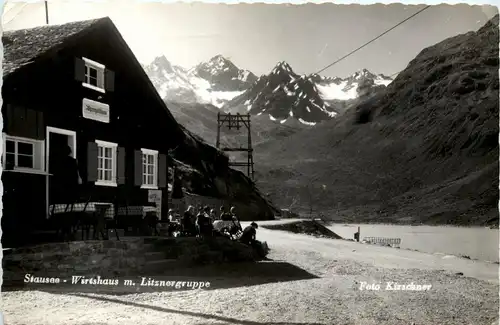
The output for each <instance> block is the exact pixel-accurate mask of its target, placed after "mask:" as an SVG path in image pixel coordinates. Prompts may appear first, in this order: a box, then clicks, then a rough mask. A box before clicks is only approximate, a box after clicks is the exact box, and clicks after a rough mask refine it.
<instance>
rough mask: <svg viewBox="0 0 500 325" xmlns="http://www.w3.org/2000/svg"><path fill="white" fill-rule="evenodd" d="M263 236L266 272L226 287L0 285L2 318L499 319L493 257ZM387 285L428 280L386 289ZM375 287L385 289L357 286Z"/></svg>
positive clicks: (378, 323)
mask: <svg viewBox="0 0 500 325" xmlns="http://www.w3.org/2000/svg"><path fill="white" fill-rule="evenodd" d="M258 236H259V238H260V239H262V240H266V241H268V243H269V244H270V246H271V248H272V252H271V254H270V256H269V257H270V259H272V260H271V261H267V262H264V263H263V265H266V266H267V267H261V268H260V269H259V272H260V273H259V272H257V271H256V272H254V274H252V275H248V274H247V275H243V276H241V277H239V278H237V281H235V279H234V278H233V279H232V282H231V284H230V285H227V286H224V287H223V288H222V287H220V288H217V287H213V288H211V289H210V290H201V291H200V290H197V291H190V290H185V291H169V292H165V291H163V292H148V293H139V294H129V295H95V294H90V293H74V294H70V293H48V292H41V291H24V292H21V291H18V292H4V293H2V296H3V308H2V309H3V310H4V313H5V316H4V318H5V323H6V324H12V325H14V324H39V325H45V324H47V325H49V324H50V325H62V324H79V325H84V324H86V325H90V324H92V325H97V324H99V325H100V324H113V325H114V324H117V325H118V324H120V325H124V324H147V325H153V324H155V325H161V324H179V325H195V324H196V325H202V324H207V325H208V324H218V325H222V324H240V325H259V324H288V325H294V324H324V325H331V324H356V325H357V324H359V325H368V324H373V325H383V324H394V325H396V324H397V325H404V324H415V325H424V324H425V325H427V324H429V325H430V324H433V325H435V324H440V325H444V324H457V325H458V324H460V325H464V324H470V325H483V324H484V325H491V324H493V322H494V321H495V320H496V319H497V318H498V265H496V264H487V263H481V262H475V261H470V260H462V259H458V258H454V259H452V258H446V257H445V256H436V255H429V254H424V253H418V252H412V251H404V250H398V249H393V248H386V247H377V246H368V245H363V244H358V243H353V242H346V241H339V240H330V239H320V238H311V237H309V236H306V235H296V234H289V233H285V232H280V231H272V230H265V229H261V228H259V232H258ZM273 270H274V273H273ZM459 272H462V273H463V275H461V274H456V273H459ZM249 277H253V284H254V285H251V286H249V285H248V283H249V281H248V280H249V279H248V278H249ZM193 280H196V279H193ZM388 282H390V283H392V282H396V283H399V284H402V285H406V284H410V283H413V285H414V286H417V285H430V286H432V287H430V288H429V290H427V291H395V290H386V288H387V283H388ZM363 283H364V284H363ZM369 284H375V285H376V284H379V285H380V290H360V288H361V286H362V285H363V286H364V288H366V286H367V285H369ZM389 287H391V288H395V285H394V284H390V285H389ZM409 288H410V287H409ZM411 288H415V287H411Z"/></svg>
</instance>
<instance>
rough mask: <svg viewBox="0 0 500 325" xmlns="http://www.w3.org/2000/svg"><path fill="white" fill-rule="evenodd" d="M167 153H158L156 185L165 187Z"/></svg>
mask: <svg viewBox="0 0 500 325" xmlns="http://www.w3.org/2000/svg"><path fill="white" fill-rule="evenodd" d="M167 167H168V166H167V155H163V154H159V155H158V187H159V188H165V187H167V173H168V170H167Z"/></svg>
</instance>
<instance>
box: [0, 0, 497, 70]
mask: <svg viewBox="0 0 500 325" xmlns="http://www.w3.org/2000/svg"><path fill="white" fill-rule="evenodd" d="M423 7H424V5H419V6H415V5H405V4H391V5H383V4H377V5H352V4H351V5H338V4H304V5H293V4H286V3H285V4H234V5H227V4H223V3H215V4H209V3H180V2H179V3H159V2H149V3H148V2H139V1H127V0H110V1H97V2H80V1H71V2H69V1H66V2H62V1H57V0H54V1H49V4H48V8H49V24H51V25H53V24H62V23H66V22H71V21H77V20H85V19H93V18H99V17H104V16H108V17H110V18H111V19H112V20H113V22H114V23H115V25H116V26H117V28H118V30H119V31H120V32H121V34H122V36H123V37H124V39H125V41H126V42H127V43H128V44H129V46H130V48H131V49H132V51H133V52H134V54H135V55H136V57H137V58H138V59H139V61H140V62H141V63H145V64H147V63H150V62H151V61H152V60H153V59H154V58H155V57H157V56H161V55H165V57H166V58H167V59H168V60H169V61H170V62H171V63H173V64H177V65H180V66H183V67H185V68H190V67H192V66H194V65H196V64H198V63H200V62H204V61H207V60H209V59H210V58H211V57H213V56H215V55H218V54H221V55H223V56H225V57H228V58H229V59H230V60H231V61H232V62H233V63H235V64H236V65H237V66H238V67H240V68H242V69H248V70H250V71H252V72H254V73H255V74H257V75H261V74H267V73H269V72H270V71H271V70H272V68H273V67H274V66H275V65H276V63H277V62H279V61H286V62H288V63H289V64H290V66H291V67H292V68H293V70H294V71H295V72H296V73H299V74H309V73H314V72H317V71H319V70H321V69H322V68H324V67H325V66H327V65H329V64H330V63H332V62H334V61H336V60H337V59H339V58H341V57H342V56H344V55H346V54H348V53H349V52H351V51H352V50H354V49H356V48H358V47H359V46H361V45H363V44H364V43H366V42H368V41H370V40H371V39H373V38H374V37H376V36H378V35H379V34H381V33H383V32H384V31H386V30H387V29H389V28H391V27H393V26H394V25H396V24H397V23H399V22H400V21H402V20H404V19H405V18H407V17H409V16H410V15H412V14H413V13H415V12H417V11H418V10H419V9H421V8H423ZM497 12H498V11H497V9H496V8H495V7H492V6H469V5H466V4H462V5H447V4H444V5H439V6H433V7H431V8H429V9H427V10H426V11H424V12H422V13H421V14H419V15H417V16H416V17H414V18H412V19H411V20H409V21H408V22H406V23H405V24H403V25H401V26H399V27H397V28H396V29H394V30H393V31H391V32H389V33H388V34H386V35H385V36H383V37H382V38H380V39H378V40H377V41H375V42H373V43H371V44H370V45H368V46H367V47H365V48H363V49H361V50H360V51H358V52H357V53H355V54H353V55H351V56H349V57H348V58H346V59H344V60H342V61H341V62H339V63H337V64H335V65H333V66H332V67H330V68H329V69H327V70H325V71H324V72H322V73H321V74H322V75H326V76H332V77H346V76H348V75H351V74H352V73H354V72H355V71H357V70H360V69H363V68H366V69H368V70H370V71H371V72H374V73H383V74H385V75H393V74H395V73H397V72H399V71H401V70H403V69H404V68H405V67H406V66H407V64H408V63H409V62H410V61H411V60H412V59H413V58H414V57H415V56H416V55H417V54H418V53H419V52H420V51H421V50H423V49H424V48H425V47H428V46H430V45H433V44H435V43H437V42H440V41H442V40H443V39H445V38H447V37H450V36H455V35H457V34H461V33H464V32H468V31H471V30H477V29H478V28H480V27H481V26H482V25H483V24H484V23H486V21H487V20H488V19H490V18H491V17H493V16H494V15H495V14H496V13H497ZM2 25H3V29H4V30H12V29H21V28H30V27H35V26H41V25H45V6H44V3H43V2H35V3H33V2H31V3H23V2H7V3H6V5H5V7H4V12H3V15H2Z"/></svg>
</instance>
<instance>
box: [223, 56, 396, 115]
mask: <svg viewBox="0 0 500 325" xmlns="http://www.w3.org/2000/svg"><path fill="white" fill-rule="evenodd" d="M391 81H392V79H391V78H389V77H386V76H384V75H375V74H373V73H371V72H369V71H368V70H366V69H363V70H361V71H358V72H356V73H354V74H353V75H351V76H349V77H347V78H345V79H342V78H332V77H323V76H320V75H317V74H312V75H309V76H305V75H303V76H299V75H298V74H296V73H295V72H293V70H292V68H291V67H290V65H289V64H287V63H286V62H279V63H278V64H277V65H276V67H275V68H274V69H273V70H272V71H271V73H270V74H268V75H263V76H261V77H260V78H259V79H258V80H257V81H256V82H255V83H254V84H253V85H252V87H251V88H249V89H248V90H247V91H246V92H244V93H243V94H241V95H240V96H238V97H235V98H234V99H233V100H231V101H229V102H228V103H227V104H225V105H224V107H223V109H224V110H225V111H229V112H233V113H236V112H238V113H249V114H255V115H262V114H268V115H269V119H271V120H274V121H279V122H280V123H288V122H287V121H290V120H291V119H290V118H292V119H294V120H298V121H299V122H301V123H302V124H305V125H315V124H316V123H317V122H320V121H323V120H327V119H330V118H332V117H334V116H336V115H337V114H338V113H339V112H342V111H343V109H344V108H345V107H347V106H348V105H349V104H350V103H352V102H353V101H354V100H356V99H357V98H359V97H361V96H365V95H367V94H369V93H371V92H373V91H375V90H377V89H379V88H383V87H385V86H386V85H388V84H389V83H390V82H391Z"/></svg>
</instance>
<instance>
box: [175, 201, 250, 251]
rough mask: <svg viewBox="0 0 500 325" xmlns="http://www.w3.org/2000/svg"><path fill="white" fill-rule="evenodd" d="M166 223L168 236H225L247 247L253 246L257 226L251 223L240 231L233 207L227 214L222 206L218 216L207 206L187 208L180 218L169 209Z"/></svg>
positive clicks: (176, 212) (177, 213)
mask: <svg viewBox="0 0 500 325" xmlns="http://www.w3.org/2000/svg"><path fill="white" fill-rule="evenodd" d="M168 221H169V224H170V225H169V235H170V236H172V235H173V233H174V232H177V233H180V234H181V236H186V237H212V236H227V237H229V238H231V239H238V240H239V241H241V242H242V243H245V244H247V245H253V244H254V242H255V240H256V239H255V237H256V233H257V232H256V229H257V228H258V225H257V224H256V223H255V222H252V224H251V225H250V226H248V227H246V228H245V229H242V227H241V224H240V221H239V219H238V217H237V216H236V208H235V207H234V206H233V207H231V209H230V210H229V212H227V211H226V210H225V208H224V206H221V207H220V214H219V215H217V212H216V210H215V209H213V208H210V207H209V206H205V207H202V206H199V207H198V209H197V211H195V208H194V207H193V206H189V207H188V209H187V210H186V211H185V212H184V215H183V216H182V217H181V215H180V214H179V212H178V211H176V210H174V209H170V210H169V211H168Z"/></svg>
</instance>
